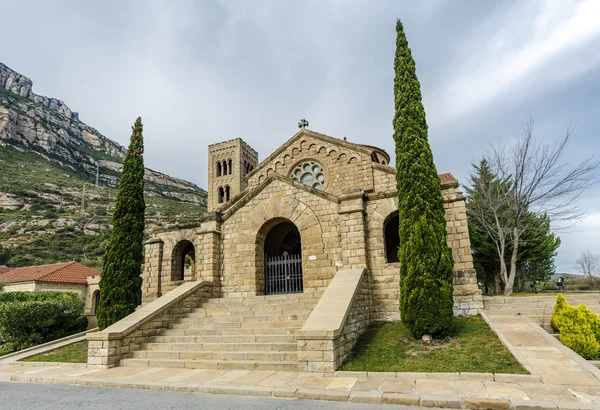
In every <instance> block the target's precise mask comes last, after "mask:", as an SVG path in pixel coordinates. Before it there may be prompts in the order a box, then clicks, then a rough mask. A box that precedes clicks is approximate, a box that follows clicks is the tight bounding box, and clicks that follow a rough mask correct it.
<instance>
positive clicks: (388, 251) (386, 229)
mask: <svg viewBox="0 0 600 410" xmlns="http://www.w3.org/2000/svg"><path fill="white" fill-rule="evenodd" d="M398 227H399V219H398V212H396V213H394V214H392V215H390V216H389V217H388V218H387V220H386V221H385V222H384V224H383V236H384V240H385V257H386V262H387V263H392V262H399V259H398V247H399V246H400V234H399V233H398Z"/></svg>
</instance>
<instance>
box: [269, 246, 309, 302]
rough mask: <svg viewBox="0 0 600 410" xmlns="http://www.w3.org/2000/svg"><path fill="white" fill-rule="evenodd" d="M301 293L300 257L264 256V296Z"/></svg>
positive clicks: (285, 255) (284, 254)
mask: <svg viewBox="0 0 600 410" xmlns="http://www.w3.org/2000/svg"><path fill="white" fill-rule="evenodd" d="M302 292H303V285H302V256H301V255H290V254H288V253H287V252H284V253H283V255H281V256H267V255H265V295H277V294H282V293H302Z"/></svg>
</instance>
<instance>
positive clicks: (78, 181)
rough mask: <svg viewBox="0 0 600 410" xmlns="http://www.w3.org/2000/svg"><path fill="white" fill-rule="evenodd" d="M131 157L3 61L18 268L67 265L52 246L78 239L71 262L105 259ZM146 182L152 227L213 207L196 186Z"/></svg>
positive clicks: (0, 86) (9, 205)
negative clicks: (92, 257)
mask: <svg viewBox="0 0 600 410" xmlns="http://www.w3.org/2000/svg"><path fill="white" fill-rule="evenodd" d="M125 153H126V149H125V147H123V146H121V145H119V144H118V143H116V142H114V141H112V140H110V139H109V138H107V137H105V136H104V135H102V134H101V133H100V132H99V131H98V130H96V129H95V128H93V127H91V126H89V125H87V124H85V123H84V122H82V121H81V120H80V118H79V114H78V113H77V112H74V111H73V110H71V108H69V106H68V105H67V104H65V103H64V102H63V101H61V100H58V99H56V98H51V97H45V96H41V95H38V94H35V93H34V92H33V82H32V81H31V80H30V79H29V78H27V77H26V76H24V75H22V74H20V73H17V72H15V71H14V70H12V69H10V68H9V67H7V66H6V65H4V64H2V63H0V255H2V248H4V250H5V251H6V250H8V251H10V254H11V255H12V257H11V259H10V261H9V262H10V264H12V265H13V266H17V265H24V264H29V263H40V262H54V261H55V260H54V259H58V260H64V259H65V256H66V255H64V256H63V255H61V254H60V252H58V253H56V252H54V253H52V255H47V252H46V250H47V248H48V247H51V248H53V247H54V245H53V244H54V243H56V242H58V243H61V247H63V249H64V246H69V243H70V239H69V238H71V239H73V238H76V242H78V243H79V242H81V244H83V245H82V246H83V248H82V249H79V248H78V250H73V252H71V253H70V254H69V255H68V256H69V259H70V258H71V257H75V258H77V259H81V260H82V261H83V262H86V260H85V259H86V258H87V255H88V254H94V255H96V256H97V257H99V256H101V255H102V254H103V249H102V244H100V242H102V241H101V240H99V239H100V237H105V236H106V237H107V235H109V232H110V226H109V222H110V212H111V205H112V202H113V201H114V198H115V194H116V188H117V187H118V183H119V178H120V172H121V168H122V162H123V158H124V156H125ZM145 180H146V184H145V187H146V194H147V208H148V211H147V216H146V218H147V222H148V224H147V225H148V228H150V229H151V228H155V227H159V226H162V225H165V224H169V223H175V222H184V223H185V222H188V221H189V220H190V219H193V218H195V217H197V216H199V215H200V214H201V213H202V212H204V210H205V209H206V192H205V191H204V190H202V189H201V188H199V187H198V186H196V185H195V184H193V183H191V182H188V181H184V180H181V179H177V178H173V177H170V176H168V175H166V174H163V173H161V172H157V171H153V170H151V169H146V173H145ZM96 182H97V183H96ZM62 234H66V237H65V238H63V237H62V236H65V235H62ZM61 235H62V236H61ZM78 235H79V236H78ZM59 237H60V238H59ZM61 238H62V239H61ZM59 239H60V240H59ZM63 239H65V240H64V241H63ZM104 239H106V238H104ZM104 239H103V240H104ZM96 242H98V243H96ZM35 243H37V245H34V244H35ZM5 259H7V258H6V257H5ZM97 259H98V258H96V260H95V261H94V262H92V263H91V264H92V265H94V264H96V263H97V262H98V260H97ZM58 260H56V261H58ZM0 262H2V261H0ZM5 262H6V261H5Z"/></svg>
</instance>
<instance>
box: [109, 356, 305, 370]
mask: <svg viewBox="0 0 600 410" xmlns="http://www.w3.org/2000/svg"><path fill="white" fill-rule="evenodd" d="M119 365H120V366H121V367H177V368H187V369H222V370H274V371H286V372H296V371H298V362H297V361H289V362H281V361H256V360H186V359H146V358H139V359H133V358H132V359H123V360H121V362H120V364H119Z"/></svg>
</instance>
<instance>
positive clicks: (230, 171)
mask: <svg viewBox="0 0 600 410" xmlns="http://www.w3.org/2000/svg"><path fill="white" fill-rule="evenodd" d="M227 165H228V167H229V175H231V173H232V172H233V167H232V166H231V160H229V161H227Z"/></svg>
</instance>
